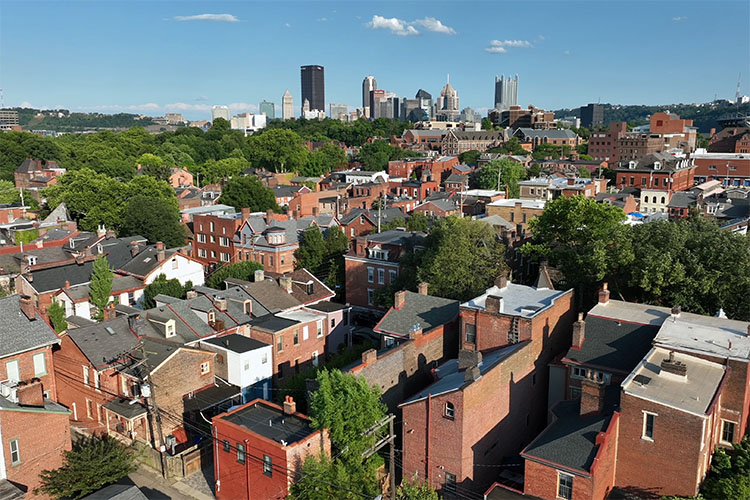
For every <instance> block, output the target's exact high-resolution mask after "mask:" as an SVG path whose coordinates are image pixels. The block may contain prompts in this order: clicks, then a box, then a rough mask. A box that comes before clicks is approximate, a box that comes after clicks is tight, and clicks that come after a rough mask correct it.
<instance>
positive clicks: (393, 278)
mask: <svg viewBox="0 0 750 500" xmlns="http://www.w3.org/2000/svg"><path fill="white" fill-rule="evenodd" d="M388 280H389V281H388V283H390V284H391V285H392V284H393V282H394V281H396V270H395V269H389V270H388Z"/></svg>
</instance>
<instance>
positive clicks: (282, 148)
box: [248, 129, 310, 172]
mask: <svg viewBox="0 0 750 500" xmlns="http://www.w3.org/2000/svg"><path fill="white" fill-rule="evenodd" d="M248 152H249V157H250V158H252V159H253V164H254V165H255V166H257V167H262V168H265V169H267V170H270V171H272V172H299V171H300V169H301V168H302V167H304V166H305V164H306V163H307V157H308V155H309V154H310V152H309V151H308V150H307V148H306V147H305V145H304V144H303V141H302V138H301V137H300V136H299V135H298V134H297V133H296V132H294V131H292V130H285V129H273V130H267V131H264V132H263V133H261V134H254V135H251V136H250V137H249V139H248Z"/></svg>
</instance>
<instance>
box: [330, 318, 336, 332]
mask: <svg viewBox="0 0 750 500" xmlns="http://www.w3.org/2000/svg"><path fill="white" fill-rule="evenodd" d="M335 327H336V320H335V319H334V318H331V330H333V329H334V328H335Z"/></svg>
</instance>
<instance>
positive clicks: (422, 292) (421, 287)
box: [417, 281, 430, 295]
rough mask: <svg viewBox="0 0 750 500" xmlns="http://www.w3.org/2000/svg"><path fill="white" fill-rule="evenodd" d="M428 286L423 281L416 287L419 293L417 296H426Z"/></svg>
mask: <svg viewBox="0 0 750 500" xmlns="http://www.w3.org/2000/svg"><path fill="white" fill-rule="evenodd" d="M429 287H430V285H429V283H425V282H424V281H423V282H421V283H420V284H419V285H418V286H417V290H418V291H419V295H427V290H428V289H429Z"/></svg>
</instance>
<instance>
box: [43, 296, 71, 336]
mask: <svg viewBox="0 0 750 500" xmlns="http://www.w3.org/2000/svg"><path fill="white" fill-rule="evenodd" d="M47 314H48V315H49V321H50V323H52V328H54V329H55V332H57V333H61V332H64V331H65V330H67V329H68V322H67V321H66V320H65V306H64V305H62V304H61V303H60V302H53V303H52V305H50V306H49V309H47Z"/></svg>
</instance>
